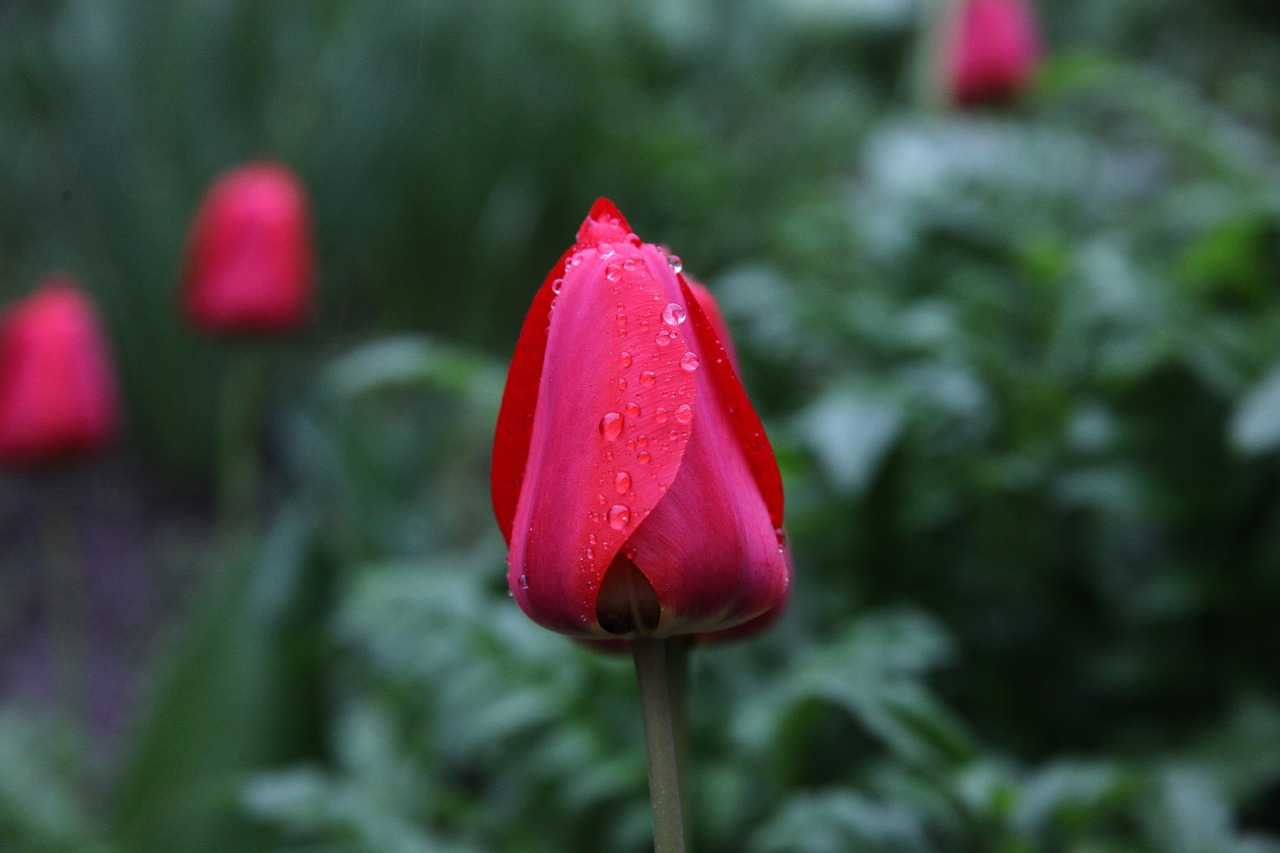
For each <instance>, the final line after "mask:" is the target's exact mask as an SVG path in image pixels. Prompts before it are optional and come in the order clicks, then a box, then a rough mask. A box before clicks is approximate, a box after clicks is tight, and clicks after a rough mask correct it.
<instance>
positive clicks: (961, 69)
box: [946, 0, 1040, 105]
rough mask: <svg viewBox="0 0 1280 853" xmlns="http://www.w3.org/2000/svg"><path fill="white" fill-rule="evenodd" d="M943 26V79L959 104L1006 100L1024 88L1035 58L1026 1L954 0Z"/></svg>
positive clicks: (1037, 46)
mask: <svg viewBox="0 0 1280 853" xmlns="http://www.w3.org/2000/svg"><path fill="white" fill-rule="evenodd" d="M949 23H950V27H949V29H948V30H947V32H948V38H947V42H946V51H947V53H946V61H947V66H946V70H947V83H948V84H949V88H950V92H951V96H952V98H953V99H954V100H955V102H956V103H958V104H962V105H969V104H977V103H991V102H999V101H1007V100H1010V99H1012V98H1014V97H1015V96H1016V95H1018V94H1019V93H1020V92H1022V91H1023V90H1024V89H1026V88H1027V86H1028V84H1029V83H1030V82H1031V78H1032V76H1033V75H1034V74H1035V72H1036V68H1037V66H1038V65H1039V63H1040V37H1039V34H1038V32H1037V27H1036V17H1035V12H1034V10H1033V9H1032V7H1031V5H1030V3H1029V2H1028V0H960V2H959V5H958V7H957V8H956V9H955V10H954V17H953V18H952V19H951V21H950V22H949Z"/></svg>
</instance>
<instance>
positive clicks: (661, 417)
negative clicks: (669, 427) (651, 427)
mask: <svg viewBox="0 0 1280 853" xmlns="http://www.w3.org/2000/svg"><path fill="white" fill-rule="evenodd" d="M653 419H654V420H655V421H657V422H658V423H660V424H665V423H666V422H667V410H666V409H665V408H663V407H662V406H659V407H658V408H656V409H654V410H653Z"/></svg>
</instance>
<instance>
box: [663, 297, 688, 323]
mask: <svg viewBox="0 0 1280 853" xmlns="http://www.w3.org/2000/svg"><path fill="white" fill-rule="evenodd" d="M688 316H689V315H688V313H687V312H686V311H685V310H684V306H682V305H678V304H676V303H675V302H672V303H670V304H669V305H667V307H666V308H663V309H662V322H664V323H666V324H667V325H668V326H678V325H680V324H681V323H683V322H684V321H685V320H686V319H687V318H688Z"/></svg>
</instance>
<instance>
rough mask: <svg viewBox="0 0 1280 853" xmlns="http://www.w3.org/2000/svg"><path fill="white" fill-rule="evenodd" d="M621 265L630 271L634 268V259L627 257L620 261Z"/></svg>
mask: <svg viewBox="0 0 1280 853" xmlns="http://www.w3.org/2000/svg"><path fill="white" fill-rule="evenodd" d="M622 266H623V268H624V269H626V270H627V271H628V272H630V271H631V270H634V269H635V268H636V259H635V258H627V259H626V260H625V261H623V262H622Z"/></svg>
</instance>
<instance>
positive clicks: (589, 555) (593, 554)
mask: <svg viewBox="0 0 1280 853" xmlns="http://www.w3.org/2000/svg"><path fill="white" fill-rule="evenodd" d="M582 556H583V557H585V558H586V559H587V560H594V559H595V558H596V552H595V551H593V550H591V549H590V548H588V549H587V550H585V551H583V552H582Z"/></svg>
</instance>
